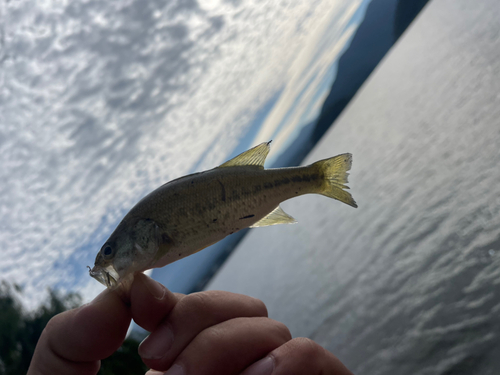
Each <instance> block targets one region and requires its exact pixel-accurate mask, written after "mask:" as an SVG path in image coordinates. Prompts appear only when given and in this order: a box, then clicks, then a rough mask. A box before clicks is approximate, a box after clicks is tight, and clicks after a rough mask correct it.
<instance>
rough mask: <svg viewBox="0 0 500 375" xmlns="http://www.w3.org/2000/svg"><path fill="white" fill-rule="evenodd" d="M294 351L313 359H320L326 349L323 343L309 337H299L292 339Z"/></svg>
mask: <svg viewBox="0 0 500 375" xmlns="http://www.w3.org/2000/svg"><path fill="white" fill-rule="evenodd" d="M291 344H292V345H293V349H292V350H293V351H295V352H298V353H300V355H302V356H304V357H307V358H311V360H312V361H317V360H320V359H321V358H322V357H323V356H324V349H323V347H322V346H321V345H319V344H318V343H316V342H315V341H313V340H311V339H310V338H307V337H297V338H295V339H293V340H292V342H291Z"/></svg>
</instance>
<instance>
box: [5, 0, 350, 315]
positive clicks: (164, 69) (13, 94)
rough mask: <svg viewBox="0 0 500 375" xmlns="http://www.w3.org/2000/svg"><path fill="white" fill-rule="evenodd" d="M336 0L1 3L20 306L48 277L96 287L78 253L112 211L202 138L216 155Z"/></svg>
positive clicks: (10, 238) (298, 57) (295, 63)
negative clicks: (22, 289) (22, 293)
mask: <svg viewBox="0 0 500 375" xmlns="http://www.w3.org/2000/svg"><path fill="white" fill-rule="evenodd" d="M347 3H349V1H348V0H342V1H341V0H337V1H327V0H325V1H320V0H317V1H310V0H304V1H293V2H288V3H287V2H267V3H254V2H253V1H250V0H248V1H245V0H242V1H240V2H229V1H202V2H201V3H200V5H199V6H198V4H197V3H196V2H195V1H192V2H191V1H180V0H179V1H171V2H167V3H165V2H161V1H157V2H154V1H153V2H147V3H145V2H142V1H138V0H129V1H121V0H120V1H109V2H101V1H96V0H94V1H85V2H83V1H71V2H67V1H51V2H49V1H47V2H43V3H41V2H31V1H28V0H24V1H18V2H9V3H7V5H5V10H4V12H5V14H4V21H3V22H4V23H3V28H4V34H5V38H4V46H3V49H4V51H3V54H2V56H5V58H4V60H3V61H2V62H1V63H0V64H1V65H0V74H1V76H0V82H2V83H3V87H2V91H0V106H1V109H0V112H1V114H0V116H1V117H0V121H1V123H0V164H1V166H2V167H1V168H0V180H1V181H2V184H1V185H0V213H1V219H0V252H1V256H2V260H1V261H0V272H1V274H2V277H3V278H5V279H7V280H9V281H11V282H16V283H20V284H23V285H24V286H25V296H26V303H27V305H28V306H30V307H33V306H35V305H36V304H37V303H38V302H39V301H40V300H41V299H42V298H43V295H42V294H41V293H40V291H42V290H44V288H45V287H47V286H52V285H57V286H59V287H62V288H76V289H77V290H81V291H82V292H83V293H84V294H85V296H86V297H88V298H90V297H91V296H93V295H95V293H96V292H97V291H98V290H100V289H101V287H100V286H99V285H98V284H97V283H96V282H95V281H94V280H92V279H90V278H89V277H87V276H86V269H85V266H87V265H90V264H91V262H93V257H94V256H95V253H96V251H97V250H98V246H99V244H100V243H101V241H103V240H104V239H105V237H106V236H107V235H108V234H109V233H110V231H111V230H112V229H113V226H114V225H115V224H116V222H117V221H118V220H119V219H120V218H121V217H122V216H123V214H124V213H125V212H126V211H127V210H128V209H129V208H130V207H131V206H132V205H133V204H134V203H135V202H136V201H137V200H138V199H139V198H140V197H141V196H142V195H143V194H144V193H146V192H148V191H150V190H152V189H154V188H155V187H157V186H159V185H160V184H162V183H164V182H165V181H168V180H170V179H172V178H174V177H176V176H179V175H182V174H185V173H187V172H188V171H189V170H190V168H192V166H193V165H194V164H195V163H196V162H197V160H198V159H199V158H200V156H201V155H202V153H203V152H204V151H205V150H206V148H207V147H208V146H209V145H211V144H212V145H213V150H211V152H209V153H208V154H207V159H206V161H204V162H203V163H202V167H203V168H205V167H211V166H214V165H216V164H218V163H220V162H221V161H223V159H224V158H225V156H226V155H227V154H228V153H229V152H230V151H231V150H232V149H233V148H234V147H235V146H236V144H237V142H238V138H239V137H241V135H242V133H243V132H244V130H245V129H246V126H248V123H249V121H250V120H251V119H252V116H253V114H254V113H255V111H256V110H257V109H258V108H259V107H260V106H261V105H262V104H263V103H264V102H265V101H266V100H268V99H269V98H270V96H271V95H272V94H273V93H275V92H276V91H277V90H279V89H280V88H282V87H283V86H284V85H285V84H286V82H289V81H290V80H291V79H293V77H294V75H297V74H299V72H300V69H301V67H302V66H304V63H303V62H301V61H302V60H303V59H304V58H303V53H304V51H309V50H307V49H306V48H307V46H308V44H310V43H314V42H315V39H314V38H315V35H316V34H317V31H316V30H317V28H318V25H324V22H325V20H326V18H325V14H331V11H332V9H337V8H338V9H344V8H343V7H344V6H345V4H347ZM320 21H321V22H320ZM307 53H309V52H307ZM303 61H307V59H305V60H303ZM299 78H300V77H299ZM278 117H279V116H278Z"/></svg>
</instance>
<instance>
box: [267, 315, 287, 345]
mask: <svg viewBox="0 0 500 375" xmlns="http://www.w3.org/2000/svg"><path fill="white" fill-rule="evenodd" d="M270 320H271V321H272V322H273V327H274V329H275V330H276V332H277V333H278V335H279V338H280V339H282V340H283V342H287V341H290V340H291V339H292V333H291V332H290V329H288V327H287V326H286V325H285V324H283V323H281V322H278V321H277V320H272V319H270Z"/></svg>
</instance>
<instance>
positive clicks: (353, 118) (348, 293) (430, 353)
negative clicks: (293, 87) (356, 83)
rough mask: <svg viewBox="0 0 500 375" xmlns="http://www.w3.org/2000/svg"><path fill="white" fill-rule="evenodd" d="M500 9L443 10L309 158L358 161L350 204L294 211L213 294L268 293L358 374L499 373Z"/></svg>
mask: <svg viewBox="0 0 500 375" xmlns="http://www.w3.org/2000/svg"><path fill="white" fill-rule="evenodd" d="M499 19H500V4H499V3H498V2H497V1H496V0H480V1H476V2H474V3H473V2H470V1H467V0H434V1H432V2H430V3H429V5H428V6H427V8H426V9H424V11H423V12H422V13H421V14H420V16H419V19H417V20H416V22H415V24H413V25H412V26H411V27H410V29H409V30H408V31H407V33H406V34H405V35H404V36H403V37H402V39H401V40H400V41H399V42H398V44H397V45H396V46H395V48H394V49H393V51H392V52H391V53H390V54H389V55H388V56H386V58H385V60H384V61H383V63H382V64H381V66H379V68H378V69H377V71H376V72H375V73H374V75H372V77H371V78H370V79H369V81H368V82H367V83H366V84H365V86H364V88H363V89H362V92H361V93H358V96H357V97H356V98H355V100H354V102H353V103H351V104H350V106H349V107H348V109H347V110H346V111H345V112H344V114H343V115H342V116H341V118H340V119H339V120H338V121H337V123H336V125H335V126H334V127H333V128H331V129H330V130H329V132H328V133H327V134H326V136H325V137H324V138H323V139H322V140H321V142H320V143H319V144H318V145H317V147H316V148H315V149H314V150H313V152H312V153H311V154H310V155H309V156H308V158H307V160H306V162H305V163H310V162H313V161H316V160H318V159H321V158H325V157H329V156H333V155H335V154H339V153H343V152H352V153H353V155H354V163H353V169H352V173H351V176H350V186H351V189H352V190H351V193H352V194H353V196H354V198H355V199H356V200H357V202H358V204H359V208H358V209H357V210H354V209H352V208H351V207H348V206H345V205H342V204H340V203H339V202H335V201H331V200H328V199H327V198H325V197H321V196H306V197H301V198H298V199H294V200H291V201H288V202H285V203H284V204H283V205H282V207H283V209H284V210H285V211H286V212H288V213H289V214H291V215H292V216H294V217H295V218H296V219H297V220H298V222H299V224H297V225H295V226H275V227H267V228H257V229H254V230H252V231H251V233H250V234H249V235H248V236H247V237H246V238H245V239H244V240H243V241H242V243H241V244H240V246H239V247H238V249H237V250H236V251H235V252H234V253H233V254H232V255H231V257H230V258H229V260H228V261H227V262H226V263H225V265H224V266H223V268H222V269H221V270H220V272H219V273H218V274H217V275H216V277H215V279H214V280H213V281H212V282H211V283H210V284H209V288H210V289H225V290H230V291H234V292H239V293H245V294H249V295H252V296H255V297H258V298H261V299H262V300H263V301H264V302H265V303H266V304H267V306H268V308H269V312H270V316H271V317H273V318H275V319H277V320H280V321H282V322H284V323H286V324H287V325H288V326H289V327H290V328H291V330H292V334H293V335H294V336H308V337H311V338H312V339H314V340H316V341H317V342H319V343H320V344H321V345H323V346H325V347H326V348H328V349H329V350H331V351H332V352H333V353H335V354H336V355H337V356H338V357H339V358H340V359H341V360H342V361H343V362H344V363H346V365H347V366H348V367H349V368H350V369H351V370H352V371H353V372H354V373H356V374H371V375H374V374H422V375H424V374H446V375H456V374H472V373H474V374H498V373H500V359H499V357H498V355H497V353H498V350H499V349H500V318H499V313H500V299H499V297H500V286H499V284H500V193H499V191H500V189H499V186H500V167H499V166H500V123H499V119H500V94H499V93H500V78H499V77H500V23H499V22H498V20H499Z"/></svg>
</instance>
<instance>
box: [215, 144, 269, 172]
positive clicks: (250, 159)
mask: <svg viewBox="0 0 500 375" xmlns="http://www.w3.org/2000/svg"><path fill="white" fill-rule="evenodd" d="M270 143H271V141H269V142H264V143H261V144H260V145H258V146H255V147H254V148H251V149H250V150H247V151H245V152H243V153H241V154H239V155H238V156H236V157H234V158H232V159H231V160H228V161H226V162H225V163H224V164H221V165H219V168H225V167H236V166H245V165H254V166H256V167H258V168H260V169H264V162H265V161H266V156H267V154H269V150H270V149H271V148H270V147H269V144H270Z"/></svg>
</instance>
